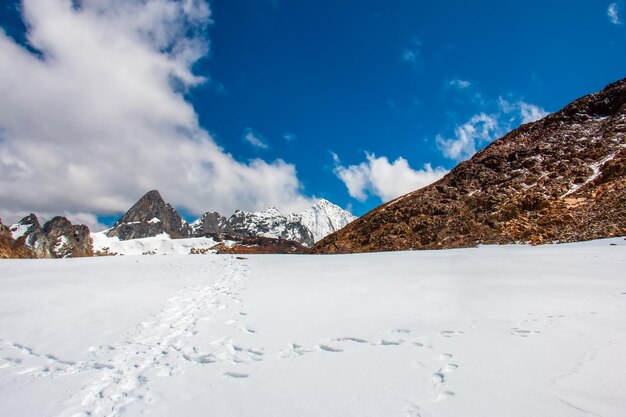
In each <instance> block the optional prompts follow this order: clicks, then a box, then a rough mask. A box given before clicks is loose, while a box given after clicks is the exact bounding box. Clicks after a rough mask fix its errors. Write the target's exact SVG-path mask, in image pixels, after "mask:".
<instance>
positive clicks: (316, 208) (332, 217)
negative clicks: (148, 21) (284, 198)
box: [291, 199, 356, 242]
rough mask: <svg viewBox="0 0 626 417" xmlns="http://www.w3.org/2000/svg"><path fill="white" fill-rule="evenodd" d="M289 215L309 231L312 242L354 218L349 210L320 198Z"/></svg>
mask: <svg viewBox="0 0 626 417" xmlns="http://www.w3.org/2000/svg"><path fill="white" fill-rule="evenodd" d="M291 217H292V219H293V220H296V219H297V221H298V222H300V223H301V224H302V225H304V226H305V227H306V228H307V229H309V230H310V231H311V233H312V234H313V240H314V242H317V241H319V240H321V239H323V238H324V237H326V236H328V235H329V234H331V233H334V232H336V231H337V230H339V229H341V228H343V227H344V226H346V225H347V224H348V223H350V222H351V221H353V220H355V219H356V217H355V216H353V215H352V213H350V212H349V211H347V210H344V209H342V208H341V207H339V206H337V205H335V204H333V203H331V202H330V201H328V200H325V199H320V200H319V201H318V202H317V203H315V205H313V206H312V207H311V208H308V209H306V210H304V211H303V212H301V213H296V214H292V215H291Z"/></svg>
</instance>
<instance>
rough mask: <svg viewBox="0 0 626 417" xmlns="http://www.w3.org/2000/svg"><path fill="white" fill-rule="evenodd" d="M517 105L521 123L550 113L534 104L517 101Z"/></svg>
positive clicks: (530, 121)
mask: <svg viewBox="0 0 626 417" xmlns="http://www.w3.org/2000/svg"><path fill="white" fill-rule="evenodd" d="M518 105H519V111H520V114H521V117H522V124H524V123H532V122H536V121H537V120H540V119H543V118H544V117H546V116H547V115H549V114H550V113H549V112H547V111H545V110H544V109H542V108H541V107H539V106H537V105H534V104H530V103H525V102H523V101H519V102H518Z"/></svg>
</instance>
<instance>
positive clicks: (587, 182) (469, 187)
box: [313, 79, 626, 253]
mask: <svg viewBox="0 0 626 417" xmlns="http://www.w3.org/2000/svg"><path fill="white" fill-rule="evenodd" d="M621 235H626V79H624V80H621V81H618V82H615V83H612V84H610V85H608V86H607V87H605V88H604V89H603V90H602V91H600V92H598V93H595V94H591V95H588V96H585V97H582V98H580V99H578V100H576V101H574V102H573V103H571V104H569V105H568V106H566V107H565V108H564V109H562V110H561V111H559V112H557V113H554V114H551V115H549V116H547V117H545V118H544V119H542V120H539V121H537V122H534V123H530V124H525V125H522V126H521V127H519V128H518V129H515V130H513V131H512V132H510V133H509V134H507V135H506V136H504V137H503V138H501V139H498V140H497V141H495V142H493V143H492V144H491V145H489V146H488V147H487V148H485V149H484V150H482V151H480V152H478V153H477V154H476V155H475V156H474V157H472V158H471V159H470V160H468V161H465V162H462V163H460V164H459V165H458V166H457V167H455V168H454V169H453V170H452V171H451V172H450V173H449V174H448V175H446V176H445V177H444V178H442V179H441V180H439V181H437V182H436V183H434V184H431V185H429V186H427V187H424V188H422V189H419V190H417V191H414V192H412V193H409V194H406V195H404V196H402V197H399V198H397V199H395V200H392V201H390V202H389V203H386V204H384V205H382V206H380V207H378V208H376V209H374V210H372V211H370V212H369V213H367V214H366V215H364V216H362V217H361V218H359V219H357V220H356V221H354V222H352V223H351V224H349V225H347V226H346V227H345V228H344V229H342V230H340V231H339V232H336V233H334V234H332V235H330V236H327V237H326V238H324V239H322V240H321V241H320V242H318V243H317V244H316V245H315V247H314V248H313V252H315V253H351V252H372V251H389V250H409V249H438V248H457V247H468V246H474V245H476V244H478V243H484V244H506V243H514V242H526V243H532V244H541V243H550V242H571V241H580V240H589V239H597V238H604V237H611V236H621Z"/></svg>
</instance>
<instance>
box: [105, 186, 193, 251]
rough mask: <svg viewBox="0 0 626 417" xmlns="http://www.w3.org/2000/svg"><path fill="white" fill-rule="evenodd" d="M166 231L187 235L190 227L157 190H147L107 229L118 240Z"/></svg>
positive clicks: (108, 233)
mask: <svg viewBox="0 0 626 417" xmlns="http://www.w3.org/2000/svg"><path fill="white" fill-rule="evenodd" d="M162 233H167V234H168V235H170V236H171V237H172V238H174V239H176V238H185V237H189V236H190V233H191V229H190V227H189V225H188V224H187V223H186V222H185V221H184V220H183V218H182V217H181V216H180V214H178V212H177V211H176V209H175V208H174V207H172V206H171V205H169V204H167V203H165V201H163V197H161V194H160V193H159V192H158V191H157V190H152V191H149V192H147V193H146V194H145V195H144V196H143V197H141V198H140V199H139V201H137V202H136V203H135V204H134V205H133V206H132V207H131V208H130V210H128V211H127V212H126V214H124V216H122V218H121V219H119V220H118V221H117V222H116V223H115V225H114V226H113V227H112V228H111V229H109V230H108V231H107V233H106V234H107V236H109V237H113V236H117V237H118V238H119V239H120V240H129V239H139V238H145V237H152V236H156V235H159V234H162Z"/></svg>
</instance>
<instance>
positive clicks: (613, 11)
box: [606, 2, 622, 25]
mask: <svg viewBox="0 0 626 417" xmlns="http://www.w3.org/2000/svg"><path fill="white" fill-rule="evenodd" d="M621 9H622V4H621V2H616V3H611V4H609V7H608V9H607V10H606V15H607V16H608V17H609V20H610V21H611V23H613V24H614V25H621V24H622V22H621V21H620V19H619V11H620V10H621Z"/></svg>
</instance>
